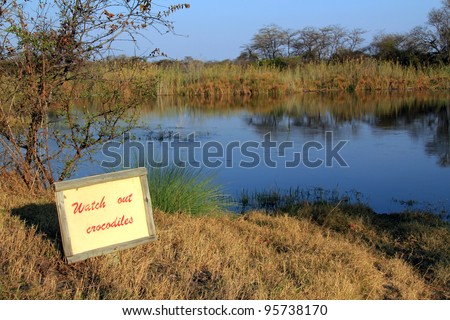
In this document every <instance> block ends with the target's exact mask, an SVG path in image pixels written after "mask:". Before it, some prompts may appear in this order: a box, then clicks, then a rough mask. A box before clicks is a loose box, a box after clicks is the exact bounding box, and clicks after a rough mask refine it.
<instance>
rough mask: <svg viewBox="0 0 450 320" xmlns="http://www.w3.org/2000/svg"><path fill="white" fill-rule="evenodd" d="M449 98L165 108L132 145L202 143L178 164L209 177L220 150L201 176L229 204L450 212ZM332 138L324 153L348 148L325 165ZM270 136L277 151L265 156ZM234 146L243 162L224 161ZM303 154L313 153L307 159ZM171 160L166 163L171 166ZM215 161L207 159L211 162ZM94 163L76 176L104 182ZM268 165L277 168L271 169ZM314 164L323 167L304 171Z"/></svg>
mask: <svg viewBox="0 0 450 320" xmlns="http://www.w3.org/2000/svg"><path fill="white" fill-rule="evenodd" d="M448 98H449V96H448V94H447V93H439V94H437V93H433V94H423V93H422V94H413V93H406V94H385V95H382V94H371V95H362V96H354V95H322V94H306V95H302V96H299V97H289V98H284V99H266V100H263V99H260V100H248V101H238V102H236V101H234V102H230V101H213V102H211V101H209V102H205V101H184V100H180V101H173V100H170V101H164V100H163V101H159V102H158V103H157V104H155V105H151V106H148V107H147V108H145V109H143V111H142V114H141V118H140V127H139V128H136V129H135V130H134V131H133V135H132V140H133V141H139V142H140V143H144V144H145V142H146V141H150V149H151V152H153V153H154V154H158V155H159V156H160V155H161V153H162V151H161V150H162V149H161V146H162V145H163V144H164V143H169V147H170V146H171V145H170V142H171V141H173V137H174V134H176V133H178V134H180V137H181V138H180V139H181V140H182V141H184V140H188V141H191V142H193V141H194V142H198V143H199V147H198V148H195V149H190V150H187V149H188V148H185V149H181V152H180V159H181V160H184V161H187V160H188V159H189V155H188V154H189V153H190V152H193V155H191V156H190V157H191V158H195V160H196V161H198V162H200V163H201V167H205V165H204V162H205V161H204V159H203V158H204V156H205V147H206V146H210V147H211V146H213V145H215V146H218V145H220V146H222V147H223V149H224V152H223V153H222V154H221V153H220V152H219V153H215V155H216V156H215V157H211V159H209V160H210V162H211V163H214V164H216V165H217V164H220V165H219V166H218V167H217V168H214V169H207V168H206V169H205V170H211V171H212V172H214V173H215V174H216V181H217V183H219V184H221V185H223V187H224V191H225V193H227V194H229V195H232V196H239V195H240V194H241V192H242V191H243V190H247V191H248V192H255V191H256V192H257V191H263V190H281V191H282V190H288V189H289V188H297V187H299V188H301V189H305V190H317V189H319V190H321V189H323V190H328V191H330V192H333V194H335V195H336V194H337V195H338V197H343V196H345V195H349V196H351V197H354V198H355V197H356V198H358V200H359V201H362V202H365V203H367V204H368V205H370V206H371V207H372V208H373V209H374V210H375V211H377V212H395V211H400V210H404V209H405V208H406V207H411V208H415V209H425V210H432V211H434V212H445V211H446V212H450V188H449V187H450V101H449V99H448ZM326 132H329V133H328V147H330V146H331V147H336V146H338V143H339V142H340V141H342V143H344V145H343V146H342V147H341V148H340V149H339V152H338V157H337V158H334V159H333V158H332V159H328V162H329V163H328V164H327V161H326V160H327V159H326V156H327V154H326V151H325V149H326V145H327V133H326ZM267 134H270V139H271V141H272V142H273V143H275V146H276V147H273V148H270V149H268V148H266V149H264V148H262V147H261V143H262V142H263V141H264V139H265V137H266V138H267V137H268V136H267ZM330 135H332V141H331V140H330V137H331V136H330ZM283 142H284V143H285V145H286V142H288V143H292V147H287V148H285V149H280V148H279V146H280V145H281V144H282V143H283ZM311 142H312V144H311ZM244 143H247V144H244ZM230 145H239V146H241V147H243V146H247V147H248V148H247V150H246V151H247V153H245V152H244V154H243V153H242V152H241V151H239V150H238V149H237V148H233V150H232V151H230V150H228V152H227V146H230ZM305 145H306V146H309V149H308V148H307V149H305ZM257 146H258V147H257ZM289 146H290V145H289ZM320 146H323V149H321V147H320ZM147 147H148V146H146V148H147ZM169 149H170V148H169ZM241 149H242V148H241ZM305 150H309V151H310V152H309V153H308V157H307V158H304V157H305V154H306V153H305V152H304V151H305ZM330 150H331V149H330ZM330 150H328V151H330ZM172 151H173V150H171V151H170V152H169V157H170V161H173V160H174V154H173V152H172ZM215 151H216V150H215V149H214V148H212V147H211V148H210V149H209V152H211V153H212V154H214V152H215ZM283 151H284V153H283ZM330 152H331V151H330ZM145 153H146V154H147V153H148V150H147V149H146V152H145ZM294 153H301V154H300V158H301V159H302V160H304V161H302V162H301V163H300V164H298V165H296V166H294V167H293V168H287V167H286V166H287V163H290V162H292V160H293V159H294V157H295V156H294ZM269 156H270V158H269ZM202 157H203V158H202ZM302 157H303V158H302ZM339 157H340V158H339ZM94 158H95V159H96V160H97V165H91V164H87V163H85V164H84V165H82V166H81V167H80V171H78V172H77V176H85V175H89V174H94V173H98V172H102V170H103V169H102V168H101V167H100V166H98V163H99V162H100V161H101V160H105V159H106V160H111V158H107V157H105V156H104V155H102V154H101V153H98V154H96V155H95V156H94ZM257 159H259V160H260V161H259V164H258V165H256V166H253V167H252V168H244V167H242V163H244V164H246V165H247V166H249V165H250V164H253V162H255V160H257ZM264 159H270V160H271V161H273V162H274V163H275V164H276V165H275V166H274V167H272V165H271V163H269V164H268V163H267V161H266V163H264ZM322 160H323V162H321V161H322ZM340 160H343V161H344V162H345V165H343V164H344V163H342V161H340ZM308 161H309V164H310V166H311V164H314V165H315V166H317V167H316V168H311V167H308V165H307V164H308ZM305 162H306V163H305ZM319 164H320V165H319Z"/></svg>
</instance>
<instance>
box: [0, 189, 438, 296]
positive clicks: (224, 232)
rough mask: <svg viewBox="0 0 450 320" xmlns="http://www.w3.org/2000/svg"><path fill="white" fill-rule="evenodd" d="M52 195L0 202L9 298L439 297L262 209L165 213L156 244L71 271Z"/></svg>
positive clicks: (366, 251) (396, 267)
mask: <svg viewBox="0 0 450 320" xmlns="http://www.w3.org/2000/svg"><path fill="white" fill-rule="evenodd" d="M4 187H5V185H3V186H2V189H3V190H2V191H3V192H5V191H6V192H8V193H9V191H10V190H11V188H10V189H8V190H5V188H4ZM2 194H3V195H4V193H2ZM50 197H51V196H50V195H47V196H44V197H40V200H39V199H36V198H35V199H31V198H32V197H28V196H26V197H21V198H20V197H17V196H13V198H16V200H15V201H12V200H9V201H7V202H6V203H5V202H4V201H2V203H1V204H2V208H3V209H1V210H0V237H1V239H2V243H1V250H0V270H1V273H2V276H1V277H0V299H427V298H430V288H429V287H428V285H427V284H426V283H425V281H424V280H423V279H421V278H420V276H418V274H417V273H416V272H415V271H414V270H413V268H412V267H410V266H409V265H407V264H406V263H405V262H403V261H402V260H400V259H398V258H386V257H383V256H382V255H381V254H379V253H377V252H376V251H375V250H373V249H371V248H370V247H368V246H366V245H364V244H361V243H358V242H352V241H350V240H348V239H346V238H345V237H344V236H343V235H339V234H337V233H335V232H332V231H330V229H327V228H323V227H319V226H317V225H315V224H314V223H313V222H310V221H308V220H301V219H296V218H293V217H287V216H278V217H272V216H269V215H266V214H263V213H259V212H253V213H250V214H247V215H244V216H240V217H236V216H231V215H223V216H219V217H217V216H215V217H210V216H203V217H192V216H188V215H184V214H179V215H168V214H165V213H162V212H160V211H156V212H155V213H154V216H155V223H156V226H157V233H158V237H159V239H158V240H157V241H156V242H154V243H151V244H147V245H143V246H140V247H136V248H133V249H129V250H126V251H122V252H118V253H113V254H109V255H106V256H102V257H96V258H91V259H89V260H86V261H84V262H80V263H76V264H74V265H66V264H65V263H64V260H63V257H62V254H61V250H60V242H59V240H58V239H59V237H58V235H57V234H55V229H54V227H55V222H53V223H52V222H51V221H56V220H54V217H55V215H56V212H55V206H54V203H53V201H51V200H49V198H50ZM5 198H6V197H4V198H3V199H2V200H5ZM49 221H50V222H49ZM32 223H35V224H36V225H35V226H32Z"/></svg>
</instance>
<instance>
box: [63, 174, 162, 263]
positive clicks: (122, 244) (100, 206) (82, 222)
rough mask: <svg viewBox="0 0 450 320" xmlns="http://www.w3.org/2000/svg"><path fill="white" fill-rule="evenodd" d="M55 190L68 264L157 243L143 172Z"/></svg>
mask: <svg viewBox="0 0 450 320" xmlns="http://www.w3.org/2000/svg"><path fill="white" fill-rule="evenodd" d="M54 186H55V193H56V206H57V209H58V219H59V225H60V230H61V238H62V243H63V248H64V255H65V256H66V259H67V261H68V263H73V262H77V261H81V260H85V259H87V258H90V257H94V256H99V255H103V254H106V253H110V252H113V251H116V250H122V249H127V248H131V247H135V246H137V245H140V244H144V243H147V242H150V241H153V240H156V231H155V224H154V222H153V212H152V204H151V199H150V192H149V189H148V182H147V169H146V168H137V169H131V170H125V171H119V172H113V173H106V174H102V175H96V176H91V177H86V178H81V179H74V180H68V181H62V182H57V183H55V184H54Z"/></svg>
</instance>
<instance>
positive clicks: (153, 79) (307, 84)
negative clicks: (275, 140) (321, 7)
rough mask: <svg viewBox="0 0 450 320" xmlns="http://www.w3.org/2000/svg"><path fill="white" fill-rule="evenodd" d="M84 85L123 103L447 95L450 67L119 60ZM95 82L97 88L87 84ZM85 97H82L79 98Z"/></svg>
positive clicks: (368, 61) (95, 68)
mask: <svg viewBox="0 0 450 320" xmlns="http://www.w3.org/2000/svg"><path fill="white" fill-rule="evenodd" d="M86 68H87V69H88V70H87V72H86V74H87V75H88V74H89V76H86V77H85V78H84V79H85V80H84V81H83V82H81V83H77V84H71V83H66V85H65V88H66V90H67V91H69V90H68V89H69V88H72V87H73V86H75V87H76V88H77V91H79V92H80V93H81V92H89V91H90V92H96V93H97V94H99V93H101V92H102V87H101V84H100V86H99V85H98V83H99V82H98V80H99V79H100V78H102V79H103V80H105V81H106V82H108V81H109V82H111V83H119V82H120V88H121V89H120V90H121V91H123V92H122V95H123V96H124V97H126V96H130V95H132V94H134V95H138V96H142V97H163V96H182V97H189V98H203V99H214V100H217V99H219V98H222V99H223V98H224V97H226V98H228V99H230V98H237V97H268V96H269V97H276V96H277V97H279V96H284V95H292V94H298V93H304V92H351V93H353V92H371V91H372V92H373V91H375V92H377V91H385V92H393V91H400V92H402V91H411V90H413V91H422V90H448V89H449V88H450V67H449V66H447V65H439V66H426V67H425V66H423V67H420V66H419V67H418V66H403V65H400V64H398V63H394V62H389V61H378V60H375V59H373V58H364V59H354V60H347V61H343V62H323V61H322V62H316V63H304V62H301V61H296V60H289V61H288V62H287V63H286V65H285V66H284V67H283V68H280V67H279V66H276V65H272V64H264V65H258V64H245V65H241V64H237V63H233V62H231V61H224V62H201V61H196V60H192V61H171V60H164V61H160V62H156V63H149V62H145V61H140V60H127V59H122V60H121V59H115V60H110V61H103V62H96V63H92V64H89V65H87V66H86ZM89 78H91V79H92V82H91V81H90V80H88V79H89ZM80 95H82V94H80Z"/></svg>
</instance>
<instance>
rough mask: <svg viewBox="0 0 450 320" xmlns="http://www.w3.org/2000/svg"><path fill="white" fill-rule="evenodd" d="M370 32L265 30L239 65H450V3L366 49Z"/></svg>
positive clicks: (377, 39)
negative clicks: (293, 61) (361, 61)
mask: <svg viewBox="0 0 450 320" xmlns="http://www.w3.org/2000/svg"><path fill="white" fill-rule="evenodd" d="M366 33H367V32H366V31H365V30H363V29H360V28H355V29H351V30H349V29H347V28H344V27H342V26H340V25H331V26H326V27H321V28H317V27H304V28H302V29H299V30H292V29H283V28H281V27H280V26H278V25H269V26H264V27H263V28H261V29H259V31H258V32H257V33H256V34H255V35H254V36H253V38H252V39H251V42H250V43H249V44H246V45H244V46H243V50H242V52H241V54H240V56H239V57H238V58H237V61H238V62H250V61H277V60H278V61H282V60H283V58H289V57H298V58H300V59H301V60H302V61H305V62H316V61H324V60H325V61H336V60H337V61H342V60H346V59H352V58H357V57H361V56H371V57H374V58H376V59H380V60H387V61H395V62H399V63H401V64H404V65H411V64H412V65H419V64H436V63H444V64H448V63H449V62H450V0H443V1H442V7H441V8H438V9H432V10H431V11H430V12H429V13H428V19H427V23H426V25H424V26H417V27H415V28H413V29H412V30H410V31H409V32H406V33H380V34H378V35H375V36H374V37H373V39H372V41H371V42H370V43H369V44H368V45H367V44H366V45H364V44H365V43H367V42H366V39H365V38H364V37H363V36H364V34H366Z"/></svg>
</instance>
